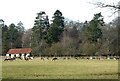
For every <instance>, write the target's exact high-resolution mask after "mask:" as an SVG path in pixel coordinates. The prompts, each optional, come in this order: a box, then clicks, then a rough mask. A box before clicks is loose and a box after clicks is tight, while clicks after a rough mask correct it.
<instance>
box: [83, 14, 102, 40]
mask: <svg viewBox="0 0 120 81" xmlns="http://www.w3.org/2000/svg"><path fill="white" fill-rule="evenodd" d="M103 25H104V21H103V17H102V15H101V13H98V14H95V15H94V18H93V19H92V20H91V21H90V22H89V23H87V24H86V25H85V34H86V37H87V39H88V40H89V41H90V42H97V41H98V39H100V38H101V37H102V31H101V29H100V27H101V26H103Z"/></svg>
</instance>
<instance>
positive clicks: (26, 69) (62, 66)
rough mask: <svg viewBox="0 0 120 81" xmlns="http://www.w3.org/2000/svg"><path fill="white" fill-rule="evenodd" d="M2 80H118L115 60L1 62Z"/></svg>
mask: <svg viewBox="0 0 120 81" xmlns="http://www.w3.org/2000/svg"><path fill="white" fill-rule="evenodd" d="M2 64H3V66H2V67H3V71H2V75H3V76H2V77H3V79H8V78H10V79H12V78H13V79H118V61H115V60H74V59H71V60H58V61H51V60H45V61H42V60H39V59H34V60H30V61H24V60H23V61H21V60H16V61H6V62H2Z"/></svg>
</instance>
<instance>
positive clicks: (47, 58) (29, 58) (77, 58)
mask: <svg viewBox="0 0 120 81" xmlns="http://www.w3.org/2000/svg"><path fill="white" fill-rule="evenodd" d="M36 58H37V57H36ZM16 59H17V58H15V57H14V58H5V59H4V61H14V60H16ZM19 59H21V58H20V57H19ZM60 59H63V60H69V59H75V60H79V59H87V60H90V59H97V60H102V59H104V58H99V57H97V58H91V57H86V58H80V57H40V60H51V61H56V60H60ZM110 59H111V58H110ZM112 59H114V60H118V59H119V58H112ZM21 60H23V59H21ZM24 60H26V61H28V60H33V57H25V58H24Z"/></svg>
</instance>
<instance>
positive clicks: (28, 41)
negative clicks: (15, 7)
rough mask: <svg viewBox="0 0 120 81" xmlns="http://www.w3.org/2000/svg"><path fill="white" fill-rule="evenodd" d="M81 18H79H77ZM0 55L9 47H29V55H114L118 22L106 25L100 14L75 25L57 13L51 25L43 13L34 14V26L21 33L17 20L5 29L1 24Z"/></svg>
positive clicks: (21, 24)
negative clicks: (0, 49)
mask: <svg viewBox="0 0 120 81" xmlns="http://www.w3.org/2000/svg"><path fill="white" fill-rule="evenodd" d="M80 16H81V15H80ZM1 27H2V52H3V53H2V54H3V55H5V54H6V52H7V51H8V50H9V49H11V48H22V47H23V48H27V47H29V48H32V55H33V56H41V55H42V56H46V55H50V56H61V55H62V56H69V55H71V56H81V55H87V56H93V55H106V56H107V55H110V56H117V55H119V53H120V50H119V46H118V19H117V18H116V19H114V20H113V21H112V22H110V23H108V24H106V23H105V22H104V17H103V16H102V14H101V13H97V14H94V16H93V18H92V20H91V21H85V22H76V21H72V20H69V19H66V18H64V17H63V14H62V12H61V11H60V10H56V11H55V13H54V14H53V17H52V20H51V23H50V20H49V18H48V15H46V13H45V12H44V11H41V12H40V13H37V16H36V18H35V21H34V26H33V28H31V29H28V30H25V29H24V26H23V23H22V22H21V21H20V22H19V23H18V24H17V25H15V24H14V23H12V24H10V25H9V26H7V25H5V24H4V23H3V24H2V26H1Z"/></svg>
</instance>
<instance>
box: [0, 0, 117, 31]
mask: <svg viewBox="0 0 120 81" xmlns="http://www.w3.org/2000/svg"><path fill="white" fill-rule="evenodd" d="M97 1H102V2H105V3H110V4H113V3H115V4H116V3H117V2H118V1H119V0H1V1H0V3H1V4H0V19H3V20H4V21H5V24H7V25H9V24H10V23H14V24H17V23H18V22H19V21H22V23H23V24H24V27H25V29H29V28H32V27H33V24H34V20H35V17H36V16H37V15H36V13H38V12H40V11H45V12H46V14H47V15H48V16H49V19H50V20H51V17H52V16H53V14H54V12H55V11H56V10H57V9H58V10H60V11H61V12H62V13H63V16H64V17H65V18H69V19H72V20H74V21H78V20H79V21H80V22H84V21H85V20H91V19H92V18H93V15H94V14H95V13H99V12H102V15H103V16H104V18H105V22H109V21H111V20H112V19H113V18H115V16H116V15H113V16H112V17H109V16H110V15H111V14H112V12H113V11H112V10H110V9H100V8H95V6H94V5H92V4H89V2H97Z"/></svg>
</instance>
